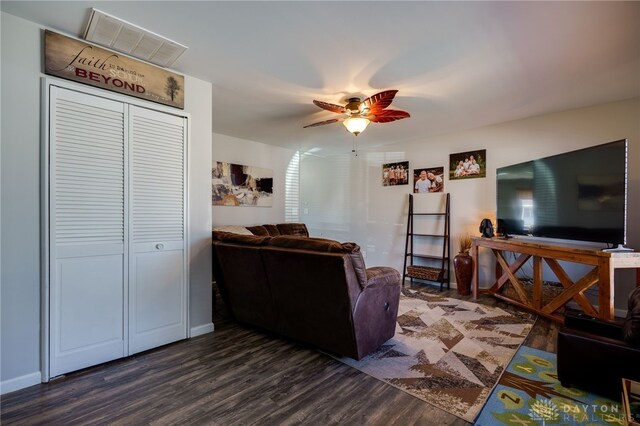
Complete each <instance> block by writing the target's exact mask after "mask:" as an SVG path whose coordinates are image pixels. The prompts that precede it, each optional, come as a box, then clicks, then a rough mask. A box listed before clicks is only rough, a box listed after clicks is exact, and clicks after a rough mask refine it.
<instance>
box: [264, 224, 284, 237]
mask: <svg viewBox="0 0 640 426" xmlns="http://www.w3.org/2000/svg"><path fill="white" fill-rule="evenodd" d="M262 226H263V227H264V229H266V230H267V232H268V233H269V235H270V236H272V237H277V236H279V235H280V231H279V230H278V227H277V226H276V225H269V224H266V223H265V224H264V225H262Z"/></svg>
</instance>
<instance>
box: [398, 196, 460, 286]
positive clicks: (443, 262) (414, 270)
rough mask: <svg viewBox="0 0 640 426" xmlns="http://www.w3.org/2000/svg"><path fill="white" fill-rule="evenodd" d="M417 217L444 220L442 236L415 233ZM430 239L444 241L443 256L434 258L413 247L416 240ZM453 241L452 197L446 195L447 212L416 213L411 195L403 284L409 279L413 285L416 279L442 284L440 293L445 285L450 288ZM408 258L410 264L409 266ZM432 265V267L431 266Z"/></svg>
mask: <svg viewBox="0 0 640 426" xmlns="http://www.w3.org/2000/svg"><path fill="white" fill-rule="evenodd" d="M415 216H431V217H433V218H437V219H444V224H443V227H442V230H443V232H442V234H421V233H416V232H414V226H413V221H414V217H415ZM416 237H418V238H430V239H436V240H441V241H442V255H441V256H434V255H430V254H424V253H422V254H421V253H416V252H415V251H414V247H413V240H414V238H416ZM450 246H451V241H450V196H449V193H446V194H445V210H444V212H439V213H416V212H414V210H413V194H409V214H408V216H407V239H406V242H405V246H404V265H403V267H402V271H403V275H402V284H403V285H404V282H405V279H406V278H407V277H409V278H410V279H411V284H413V280H414V279H418V280H422V281H431V282H438V283H440V291H442V289H443V287H444V284H446V285H447V289H449V288H450V276H451V272H450V267H449V259H450V257H451V250H450ZM407 258H408V259H409V264H408V265H407ZM416 259H420V260H421V263H427V265H415V264H414V262H415V260H416ZM429 264H430V265H429Z"/></svg>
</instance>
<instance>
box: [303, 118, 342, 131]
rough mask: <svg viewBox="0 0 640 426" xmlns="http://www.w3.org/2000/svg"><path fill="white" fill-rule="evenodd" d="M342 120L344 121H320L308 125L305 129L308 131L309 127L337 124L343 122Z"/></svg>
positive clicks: (336, 119)
mask: <svg viewBox="0 0 640 426" xmlns="http://www.w3.org/2000/svg"><path fill="white" fill-rule="evenodd" d="M342 120H343V119H342V118H332V119H331V120H325V121H319V122H317V123H313V124H308V125H306V126H304V127H303V129H306V128H307V127H317V126H324V125H325V124H331V123H337V122H339V121H342Z"/></svg>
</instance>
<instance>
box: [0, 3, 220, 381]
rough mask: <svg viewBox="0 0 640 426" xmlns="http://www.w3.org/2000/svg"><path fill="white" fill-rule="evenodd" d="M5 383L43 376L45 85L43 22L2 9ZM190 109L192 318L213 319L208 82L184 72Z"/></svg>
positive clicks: (1, 347) (0, 326)
mask: <svg viewBox="0 0 640 426" xmlns="http://www.w3.org/2000/svg"><path fill="white" fill-rule="evenodd" d="M1 20H2V21H1V30H2V34H1V35H2V37H1V38H2V51H1V54H2V58H1V62H2V68H1V93H2V100H1V102H2V104H1V108H2V118H1V119H2V122H1V129H2V130H1V137H2V146H1V149H2V152H1V155H0V157H1V161H2V164H1V173H2V176H1V178H2V182H1V185H2V188H1V202H0V205H1V209H2V210H1V222H0V228H1V229H0V234H1V250H0V253H1V254H2V257H1V259H0V269H1V279H2V281H1V283H0V297H1V301H0V303H1V306H0V308H1V311H2V314H1V315H2V316H1V318H0V319H1V323H0V389H1V392H3V393H5V392H9V391H11V390H14V389H19V388H21V387H24V386H28V385H31V384H35V383H38V382H40V354H41V347H40V326H41V322H40V304H41V300H40V249H41V248H40V208H41V206H40V167H41V165H40V153H41V136H40V125H41V118H40V103H41V94H40V84H41V77H42V76H44V74H42V73H41V69H42V57H43V53H42V28H41V27H39V26H37V25H36V24H34V23H32V22H29V21H26V20H23V19H21V18H17V17H14V16H12V15H8V14H6V13H2V16H1ZM185 100H186V105H185V110H186V111H187V112H189V113H191V141H190V146H189V149H190V155H189V161H190V167H191V169H190V172H189V183H190V191H189V239H190V250H191V258H190V260H189V264H190V283H189V286H190V294H191V297H190V301H191V306H190V325H191V328H192V332H193V331H194V329H195V332H196V333H197V332H205V331H211V330H212V329H213V324H212V323H211V308H212V307H211V256H210V247H209V246H210V243H209V241H210V238H211V232H210V229H211V223H210V217H211V216H210V207H209V205H210V203H211V202H210V200H211V188H210V185H208V184H207V183H208V182H209V176H210V166H211V164H210V160H209V159H210V158H211V152H210V151H211V84H210V83H207V82H204V81H201V80H197V79H195V78H190V77H186V79H185Z"/></svg>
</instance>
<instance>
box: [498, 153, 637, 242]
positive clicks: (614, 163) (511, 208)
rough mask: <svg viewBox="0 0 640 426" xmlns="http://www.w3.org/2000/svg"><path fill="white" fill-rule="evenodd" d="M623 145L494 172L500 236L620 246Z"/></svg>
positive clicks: (623, 217) (624, 166)
mask: <svg viewBox="0 0 640 426" xmlns="http://www.w3.org/2000/svg"><path fill="white" fill-rule="evenodd" d="M626 206H627V141H626V140H619V141H616V142H611V143H606V144H603V145H597V146H592V147H589V148H584V149H580V150H577V151H571V152H566V153H563V154H558V155H554V156H551V157H546V158H540V159H538V160H533V161H527V162H525V163H520V164H514V165H511V166H506V167H500V168H498V169H497V219H498V223H497V227H498V232H502V233H503V234H515V235H532V236H537V237H547V238H560V239H567V240H578V241H591V242H598V243H608V244H625V243H626V241H625V240H626V235H625V222H626Z"/></svg>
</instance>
